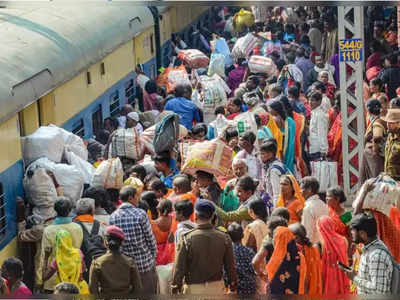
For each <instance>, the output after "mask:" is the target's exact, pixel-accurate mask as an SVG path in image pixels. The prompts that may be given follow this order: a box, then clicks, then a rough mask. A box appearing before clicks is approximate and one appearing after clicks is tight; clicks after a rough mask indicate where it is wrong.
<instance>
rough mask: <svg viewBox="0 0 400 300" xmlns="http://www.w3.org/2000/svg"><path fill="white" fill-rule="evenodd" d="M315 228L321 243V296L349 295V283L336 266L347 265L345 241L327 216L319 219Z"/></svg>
mask: <svg viewBox="0 0 400 300" xmlns="http://www.w3.org/2000/svg"><path fill="white" fill-rule="evenodd" d="M317 228H318V230H319V232H320V235H321V243H322V280H323V289H322V294H323V295H327V296H338V295H345V294H350V281H349V279H348V278H347V276H346V274H345V273H344V272H343V271H342V270H341V269H339V267H338V265H337V262H338V261H340V262H341V263H342V264H344V265H349V260H348V255H347V249H348V243H347V240H346V238H345V237H343V236H342V235H340V234H338V233H337V232H336V231H335V228H336V225H335V222H334V221H333V219H332V218H331V217H329V216H323V217H321V218H320V219H319V220H318V222H317Z"/></svg>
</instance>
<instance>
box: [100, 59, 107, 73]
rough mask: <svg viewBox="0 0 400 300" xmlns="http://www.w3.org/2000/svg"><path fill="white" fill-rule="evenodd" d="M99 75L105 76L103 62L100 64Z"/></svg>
mask: <svg viewBox="0 0 400 300" xmlns="http://www.w3.org/2000/svg"><path fill="white" fill-rule="evenodd" d="M100 74H101V75H104V74H106V67H105V66H104V63H103V62H102V63H101V64H100Z"/></svg>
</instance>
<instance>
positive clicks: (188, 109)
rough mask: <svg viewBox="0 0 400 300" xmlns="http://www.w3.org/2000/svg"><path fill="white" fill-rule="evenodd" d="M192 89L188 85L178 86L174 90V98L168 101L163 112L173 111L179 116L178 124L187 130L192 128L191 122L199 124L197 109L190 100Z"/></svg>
mask: <svg viewBox="0 0 400 300" xmlns="http://www.w3.org/2000/svg"><path fill="white" fill-rule="evenodd" d="M191 96H192V88H191V86H190V85H178V86H177V87H176V88H175V98H173V99H171V100H169V101H168V102H167V104H166V105H165V107H164V109H165V110H170V111H173V112H174V113H176V114H178V115H179V123H180V124H181V125H183V126H185V127H186V128H187V129H188V130H191V129H192V127H193V121H196V122H200V115H199V108H198V107H197V106H196V105H195V104H194V103H193V102H192V101H190V100H188V99H191Z"/></svg>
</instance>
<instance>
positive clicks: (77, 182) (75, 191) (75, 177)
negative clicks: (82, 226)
mask: <svg viewBox="0 0 400 300" xmlns="http://www.w3.org/2000/svg"><path fill="white" fill-rule="evenodd" d="M36 168H45V169H46V170H49V171H51V172H53V174H54V176H55V177H56V179H57V182H58V184H59V185H60V186H61V187H62V189H63V195H64V196H66V197H68V198H69V199H70V200H71V201H72V202H73V203H74V204H75V202H76V201H77V200H79V199H80V198H81V196H82V192H83V185H84V182H85V180H84V177H83V175H82V172H81V171H80V170H79V169H78V168H77V167H75V166H70V165H67V164H56V163H54V162H52V161H50V160H49V159H48V158H46V157H43V158H40V159H38V160H36V161H34V162H33V163H32V164H31V165H30V166H29V167H28V170H35V169H36Z"/></svg>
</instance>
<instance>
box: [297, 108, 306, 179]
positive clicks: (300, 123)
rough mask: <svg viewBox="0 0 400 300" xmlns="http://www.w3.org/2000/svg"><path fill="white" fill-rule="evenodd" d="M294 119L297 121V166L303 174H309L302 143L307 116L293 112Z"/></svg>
mask: <svg viewBox="0 0 400 300" xmlns="http://www.w3.org/2000/svg"><path fill="white" fill-rule="evenodd" d="M293 120H294V122H295V123H296V143H295V157H296V162H297V168H298V169H299V171H300V173H301V176H302V177H304V176H306V175H307V173H308V172H307V166H306V163H305V162H304V159H303V147H302V143H301V136H302V134H303V132H304V127H305V123H306V118H305V117H304V115H302V114H299V113H296V112H293Z"/></svg>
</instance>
